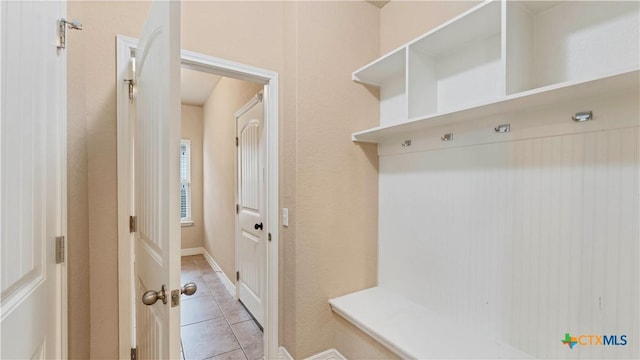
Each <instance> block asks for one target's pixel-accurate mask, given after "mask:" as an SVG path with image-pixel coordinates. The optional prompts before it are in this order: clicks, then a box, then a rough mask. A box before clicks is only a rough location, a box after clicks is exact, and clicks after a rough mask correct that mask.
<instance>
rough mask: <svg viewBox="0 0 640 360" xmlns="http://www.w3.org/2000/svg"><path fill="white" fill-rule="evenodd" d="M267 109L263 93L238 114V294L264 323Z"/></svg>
mask: <svg viewBox="0 0 640 360" xmlns="http://www.w3.org/2000/svg"><path fill="white" fill-rule="evenodd" d="M263 117H264V106H263V104H262V93H260V94H258V95H256V96H255V97H254V98H253V99H252V100H251V101H249V103H247V104H246V105H245V106H243V107H242V109H240V110H239V111H238V112H237V113H236V136H237V138H238V146H237V148H236V149H237V153H236V154H237V162H236V164H237V170H238V176H237V185H236V186H237V192H238V193H237V201H238V214H237V218H236V226H237V230H236V254H237V255H236V258H237V265H236V267H237V271H238V274H239V276H238V278H237V279H236V289H237V295H238V298H239V299H240V301H241V302H242V303H243V304H244V305H245V306H246V307H247V309H248V310H249V311H250V312H251V314H252V315H253V316H254V318H255V319H256V320H257V321H258V322H259V323H260V324H263V323H264V322H263V321H264V304H263V301H262V300H263V297H264V292H265V272H266V271H265V263H266V259H265V258H266V255H267V254H266V239H265V238H266V236H265V228H264V226H265V225H264V222H265V221H264V203H265V198H264V196H265V186H264V152H265V147H264V146H265V142H264V131H263V121H264V119H263Z"/></svg>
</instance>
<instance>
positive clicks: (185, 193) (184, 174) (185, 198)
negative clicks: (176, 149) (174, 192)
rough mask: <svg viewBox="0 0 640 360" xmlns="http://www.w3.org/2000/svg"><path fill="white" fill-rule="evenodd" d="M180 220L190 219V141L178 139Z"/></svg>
mask: <svg viewBox="0 0 640 360" xmlns="http://www.w3.org/2000/svg"><path fill="white" fill-rule="evenodd" d="M180 220H181V221H191V141H189V140H181V141H180Z"/></svg>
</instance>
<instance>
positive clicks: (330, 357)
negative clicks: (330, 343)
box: [305, 349, 347, 360]
mask: <svg viewBox="0 0 640 360" xmlns="http://www.w3.org/2000/svg"><path fill="white" fill-rule="evenodd" d="M305 360H347V358H345V357H344V356H343V355H342V354H340V352H339V351H338V350H336V349H329V350H327V351H323V352H321V353H318V354H315V355H313V356H310V357H308V358H306V359H305Z"/></svg>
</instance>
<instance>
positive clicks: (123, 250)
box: [116, 35, 279, 359]
mask: <svg viewBox="0 0 640 360" xmlns="http://www.w3.org/2000/svg"><path fill="white" fill-rule="evenodd" d="M137 43H138V40H137V39H135V38H131V37H127V36H123V35H117V36H116V58H117V65H116V81H117V86H116V89H117V94H116V96H117V107H118V110H117V154H118V155H117V158H118V165H117V169H118V290H119V291H118V317H119V322H118V323H119V325H118V326H119V331H118V337H119V349H118V353H119V357H120V358H121V359H128V358H129V357H130V351H131V348H132V347H135V346H136V340H135V331H134V329H135V317H134V309H135V306H134V304H135V296H134V294H135V292H134V290H133V289H134V288H133V286H134V282H133V279H134V277H133V260H134V259H133V241H132V236H131V234H130V233H129V215H130V214H133V206H132V202H133V201H132V200H133V197H132V195H133V194H132V186H131V179H132V175H133V172H132V168H131V167H132V162H131V149H132V146H131V141H132V139H131V135H132V129H131V125H132V124H131V121H130V119H131V114H132V111H134V109H133V106H131V105H132V103H131V102H130V100H129V84H128V82H127V80H129V79H131V71H130V68H129V63H130V61H131V58H132V49H135V47H136V45H137ZM181 65H182V67H185V68H188V69H191V70H197V71H202V72H207V73H213V74H216V75H220V76H225V77H231V78H235V79H239V80H244V81H251V82H257V83H261V84H263V85H264V89H263V94H264V95H263V96H264V98H263V101H264V106H265V109H264V129H265V132H266V134H265V141H266V144H265V145H266V158H265V160H266V161H265V169H266V177H265V182H266V186H265V188H266V196H265V200H266V204H265V227H266V229H265V232H266V233H267V234H271V241H268V242H267V254H266V264H265V266H266V273H267V276H266V289H265V299H266V301H265V311H264V314H265V319H264V322H265V323H264V324H263V326H264V340H265V341H264V354H265V358H267V359H271V358H277V357H278V344H279V336H278V335H279V334H278V320H279V312H278V288H279V285H278V281H279V279H278V263H279V260H278V249H279V226H278V225H279V219H278V214H279V211H278V210H279V158H278V147H279V139H278V129H279V124H278V123H279V114H278V112H279V109H278V105H279V77H278V73H277V72H275V71H271V70H266V69H261V68H257V67H253V66H249V65H245V64H241V63H238V62H235V61H229V60H225V59H220V58H216V57H213V56H209V55H204V54H200V53H196V52H193V51H188V50H182V51H181Z"/></svg>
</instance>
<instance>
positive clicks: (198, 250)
mask: <svg viewBox="0 0 640 360" xmlns="http://www.w3.org/2000/svg"><path fill="white" fill-rule="evenodd" d="M205 251H206V250H205V249H204V248H203V247H194V248H186V249H182V250H180V256H193V255H204V252H205Z"/></svg>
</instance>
